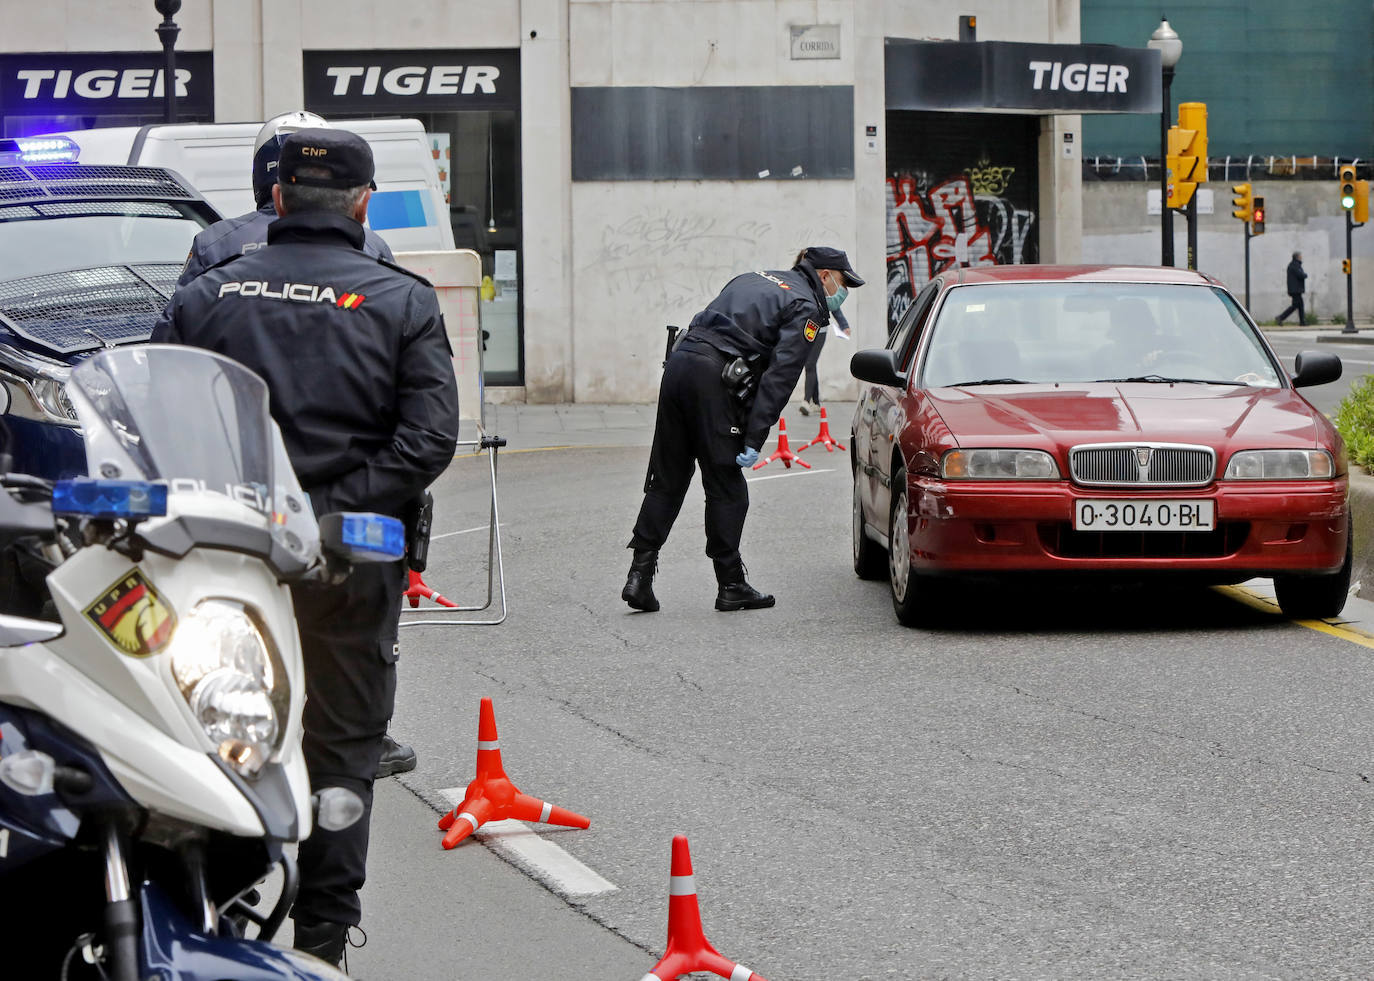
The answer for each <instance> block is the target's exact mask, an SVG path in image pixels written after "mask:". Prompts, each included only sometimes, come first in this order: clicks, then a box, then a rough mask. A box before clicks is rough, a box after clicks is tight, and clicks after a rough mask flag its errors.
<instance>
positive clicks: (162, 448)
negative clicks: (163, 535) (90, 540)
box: [68, 344, 319, 559]
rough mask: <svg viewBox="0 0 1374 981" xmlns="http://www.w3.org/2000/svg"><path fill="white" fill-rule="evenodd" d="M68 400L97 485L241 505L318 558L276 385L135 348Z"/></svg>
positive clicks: (221, 362)
mask: <svg viewBox="0 0 1374 981" xmlns="http://www.w3.org/2000/svg"><path fill="white" fill-rule="evenodd" d="M68 390H69V392H70V396H71V400H72V403H73V405H75V407H76V412H77V416H78V418H79V419H80V420H81V427H82V431H83V434H84V437H85V441H86V461H87V469H88V472H89V474H90V476H92V477H103V478H107V479H119V480H154V481H165V482H166V483H167V485H168V489H169V492H170V494H171V495H173V496H176V495H191V496H196V497H202V498H208V499H210V500H212V501H214V500H220V499H228V501H235V502H237V503H238V504H241V505H244V506H246V507H247V508H249V509H251V510H252V511H254V512H256V513H257V515H258V516H260V517H261V518H262V519H263V521H262V523H263V524H265V525H266V526H267V527H268V528H269V530H270V531H271V533H272V536H273V537H274V538H277V539H278V540H279V541H281V543H282V544H283V545H285V546H286V547H287V548H288V549H289V550H290V551H291V552H292V554H294V555H296V556H297V557H300V558H307V559H308V558H310V557H313V554H314V550H315V549H317V548H318V542H319V530H318V527H317V525H316V523H315V518H314V515H313V513H312V512H311V509H310V502H309V498H307V497H306V496H305V494H304V493H303V492H302V491H301V488H300V484H299V483H298V482H297V480H296V474H295V471H294V470H293V469H292V467H291V463H290V461H289V459H288V458H287V455H286V448H285V446H284V444H283V443H282V438H281V433H280V432H279V430H278V428H277V424H276V423H275V422H273V421H272V417H271V416H270V415H269V414H268V403H267V385H266V383H265V382H264V381H263V380H262V379H261V378H259V377H258V376H257V375H255V374H254V373H253V372H251V371H249V370H248V369H247V368H245V367H244V366H243V365H241V364H239V363H238V362H236V361H231V360H230V359H228V358H225V357H221V356H220V355H218V354H213V353H211V352H209V351H204V350H201V349H199V348H191V347H179V346H173V345H167V344H146V345H136V346H129V347H123V348H115V349H111V350H107V351H101V352H100V353H98V354H96V355H93V356H92V357H90V358H88V359H87V360H85V361H83V362H82V363H81V364H80V365H78V366H77V367H76V368H74V369H73V370H72V374H71V381H70V383H69V386H68ZM226 504H227V501H225V502H222V503H221V504H220V505H218V509H219V510H223V508H224V507H225V505H226ZM230 510H231V511H233V510H234V509H232V508H231V509H230ZM239 514H240V515H241V514H242V512H241V511H240V512H239ZM246 517H247V518H248V519H249V520H252V521H253V522H254V523H258V519H256V518H252V516H246Z"/></svg>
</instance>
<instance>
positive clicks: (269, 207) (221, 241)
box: [177, 200, 396, 286]
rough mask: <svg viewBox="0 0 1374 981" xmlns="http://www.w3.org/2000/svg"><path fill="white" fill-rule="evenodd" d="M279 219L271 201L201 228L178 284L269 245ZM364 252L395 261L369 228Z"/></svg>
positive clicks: (378, 237) (182, 269)
mask: <svg viewBox="0 0 1374 981" xmlns="http://www.w3.org/2000/svg"><path fill="white" fill-rule="evenodd" d="M276 220H277V209H276V206H275V205H273V204H272V202H271V201H270V200H269V201H268V202H267V203H266V204H265V205H263V206H262V207H261V208H259V209H258V210H257V211H250V212H248V214H246V215H239V216H238V217H237V218H225V219H224V220H222V221H217V222H215V223H214V224H213V225H211V226H210V227H209V228H204V229H202V230H201V231H200V232H199V233H198V234H197V235H196V237H195V241H193V242H192V243H191V252H190V254H189V255H187V256H186V265H184V266H182V267H181V276H180V277H179V278H178V279H177V285H178V286H185V285H186V284H187V283H189V282H190V281H191V280H193V279H195V278H196V277H197V276H199V275H200V274H201V273H203V272H205V270H207V269H210V268H211V267H213V266H218V265H219V264H220V263H221V262H223V261H224V260H225V259H228V258H230V257H231V256H236V255H242V254H243V253H245V252H252V251H253V250H254V249H260V248H262V247H263V246H265V245H266V244H267V226H268V225H270V224H272V222H274V221H276ZM363 251H364V252H366V253H367V254H368V255H371V256H379V257H380V258H383V259H385V260H386V261H387V262H395V261H396V257H395V256H394V255H392V254H391V247H390V246H389V245H387V244H386V242H385V240H383V238H382V237H381V236H380V235H378V234H377V233H376V232H374V231H372V230H371V229H368V231H367V240H366V241H365V242H364V243H363Z"/></svg>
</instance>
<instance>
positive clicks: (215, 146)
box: [52, 119, 453, 252]
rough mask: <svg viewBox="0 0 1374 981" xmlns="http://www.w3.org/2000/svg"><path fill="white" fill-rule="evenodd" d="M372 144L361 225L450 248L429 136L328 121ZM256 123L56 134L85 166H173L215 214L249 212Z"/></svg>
mask: <svg viewBox="0 0 1374 981" xmlns="http://www.w3.org/2000/svg"><path fill="white" fill-rule="evenodd" d="M329 124H330V126H331V127H334V128H336V129H346V130H349V131H351V132H354V133H357V134H358V135H359V136H361V137H362V138H363V139H365V140H367V142H368V144H369V145H370V146H371V147H372V155H373V157H374V159H375V160H376V164H377V177H376V180H377V190H376V191H375V192H373V195H372V200H371V203H370V204H369V205H368V211H367V216H368V226H369V227H370V228H371V229H372V230H373V231H374V232H376V233H377V234H378V235H380V236H381V237H382V238H383V239H385V240H386V243H387V245H389V246H391V250H392V251H393V252H423V251H435V250H448V249H452V248H453V227H452V225H451V224H450V223H449V208H448V204H447V203H446V202H445V201H444V190H443V185H442V184H441V183H440V181H439V170H438V166H437V164H436V163H435V160H434V155H433V153H432V152H431V146H430V141H429V140H428V139H427V138H426V136H425V131H424V127H423V125H421V123H420V121H419V120H417V119H354V120H333V119H331V120H330V121H329ZM261 127H262V123H177V124H171V125H168V124H153V125H149V126H142V127H135V126H123V127H113V128H109V129H89V130H72V131H69V132H66V133H62V134H52V135H54V136H63V137H66V138H68V139H70V140H72V141H73V142H74V143H75V144H76V145H77V147H79V149H80V157H79V159H80V160H81V161H82V162H83V163H87V164H92V163H99V164H130V165H136V166H151V167H164V168H167V169H169V170H173V171H176V172H177V173H178V174H181V175H182V176H183V177H184V178H186V180H188V181H189V182H190V183H191V186H192V187H194V188H195V189H196V190H197V191H199V192H200V193H201V194H202V195H204V197H205V199H206V200H207V201H209V202H210V204H211V205H213V206H214V207H215V209H216V210H217V211H219V212H220V214H223V215H231V216H232V215H241V214H246V213H247V212H249V211H252V210H253V209H254V207H256V205H255V204H254V202H253V185H252V176H253V141H254V139H255V138H256V137H257V135H258V130H259V129H261Z"/></svg>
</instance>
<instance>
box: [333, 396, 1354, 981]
mask: <svg viewBox="0 0 1374 981" xmlns="http://www.w3.org/2000/svg"><path fill="white" fill-rule="evenodd" d="M831 408H832V409H834V418H833V419H832V420H831V423H832V427H833V431H834V435H835V436H836V437H837V438H839V439H840V440H841V441H842V442H848V419H849V415H850V412H851V411H852V406H832V407H831ZM787 420H788V426H789V430H790V433H791V438H792V440H793V447H794V448H795V447H796V446H797V445H798V444H799V443H801V442H804V441H806V440H807V439H810V438H811V437H812V436H813V435H815V429H816V423H815V420H814V419H811V420H806V419H804V418H803V417H801V416H800V415H798V414H797V413H796V411H795V408H794V409H792V410H791V411H789V413H788V415H787ZM651 422H652V407H645V406H612V407H598V406H561V407H554V406H547V407H540V406H495V407H492V408H491V409H489V415H488V429H489V430H490V431H492V432H495V433H497V434H499V435H504V436H506V437H507V438H508V439H509V440H510V446H509V447H508V449H507V450H504V451H502V454H501V457H500V481H499V484H500V493H499V500H500V510H501V520H502V532H503V545H504V549H503V551H504V559H505V574H506V579H507V583H508V591H509V596H508V599H509V618H508V619H507V621H506V622H505V623H504V624H502V625H500V626H492V627H476V626H465V627H442V626H432V625H431V626H420V627H409V628H407V629H406V630H405V631H404V632H403V635H402V641H403V645H402V646H403V655H402V661H401V683H400V690H399V693H398V707H397V712H396V717H395V720H394V730H395V731H396V732H397V734H398V735H400V736H401V737H402V738H404V739H405V740H407V741H409V742H412V743H413V744H414V745H415V747H416V749H417V751H418V752H419V756H420V765H419V768H418V769H417V770H416V771H414V772H413V773H410V774H405V775H403V776H401V777H398V778H394V779H391V780H388V781H385V782H383V784H382V785H381V787H380V792H379V797H378V811H377V817H376V819H375V821H374V830H373V835H374V845H373V857H372V862H371V863H370V869H371V880H370V882H369V884H368V886H367V889H366V891H365V894H364V903H365V922H364V925H365V927H366V929H367V932H368V943H367V945H366V946H365V947H363V948H361V949H358V950H354V951H352V952H351V953H350V966H351V970H352V972H353V973H354V975H355V976H358V977H362V978H367V979H379V978H413V979H419V981H424V979H430V978H433V979H441V978H443V979H454V978H462V979H477V978H484V979H511V981H515V979H519V978H526V977H559V978H561V979H565V981H593V979H597V981H606V979H615V978H625V979H627V981H635V979H639V978H642V977H643V976H644V975H645V974H646V973H647V972H648V971H649V969H650V968H651V967H652V966H653V964H654V962H655V961H656V960H657V958H658V957H659V956H661V955H662V953H663V951H664V947H665V941H666V926H667V907H668V863H669V849H670V843H671V839H672V836H673V835H675V834H684V835H686V836H687V837H688V839H689V842H690V845H691V853H692V858H693V862H694V866H695V881H696V886H697V889H698V892H699V897H700V909H701V914H702V919H703V922H704V927H705V932H706V936H707V937H708V938H709V940H710V941H711V943H712V944H713V945H714V946H715V947H716V948H717V949H718V950H719V951H720V952H721V953H722V954H724V955H725V956H727V957H729V958H731V959H733V960H737V961H740V962H743V963H744V964H746V965H748V967H750V968H752V969H753V970H755V971H757V972H758V973H759V975H761V976H762V977H766V978H769V979H771V981H780V979H797V981H801V979H836V978H852V979H859V981H864V979H888V978H901V979H906V978H913V979H914V978H1061V977H1070V976H1076V977H1094V978H1098V977H1101V978H1107V977H1110V978H1125V977H1138V978H1182V977H1188V978H1214V977H1228V978H1298V977H1303V978H1306V977H1323V978H1357V977H1367V976H1368V974H1369V970H1368V965H1369V963H1370V962H1371V957H1374V942H1371V940H1370V938H1369V931H1368V923H1369V922H1370V921H1371V919H1374V888H1371V887H1370V885H1369V871H1370V868H1369V866H1370V849H1369V846H1368V844H1367V842H1368V840H1369V838H1370V831H1371V827H1370V825H1371V802H1370V799H1369V793H1370V790H1369V787H1370V782H1369V781H1370V774H1371V773H1374V770H1371V766H1372V765H1374V764H1371V760H1370V749H1371V746H1370V740H1369V737H1368V731H1367V720H1368V718H1369V714H1370V712H1369V710H1370V704H1369V702H1370V699H1369V696H1368V694H1367V693H1368V691H1369V690H1370V688H1371V683H1374V660H1371V653H1374V651H1372V650H1371V646H1370V645H1371V644H1374V641H1370V640H1369V638H1368V636H1367V635H1366V634H1364V633H1363V632H1362V630H1363V626H1364V625H1365V624H1369V625H1371V626H1374V616H1372V615H1371V614H1370V611H1371V610H1374V607H1371V606H1370V605H1369V604H1367V603H1364V602H1362V601H1359V600H1356V601H1353V602H1352V605H1351V608H1350V609H1349V610H1348V613H1349V614H1350V615H1351V619H1352V621H1353V622H1352V624H1350V625H1349V626H1347V627H1342V626H1339V625H1336V626H1333V625H1328V624H1312V625H1299V624H1295V623H1292V622H1289V621H1287V620H1285V619H1283V618H1282V617H1281V616H1280V615H1278V613H1277V611H1276V610H1275V609H1273V608H1272V606H1266V604H1265V603H1264V602H1263V599H1262V597H1263V595H1264V584H1263V583H1256V584H1252V586H1251V587H1249V588H1247V589H1243V590H1230V591H1223V590H1210V589H1200V590H1167V589H1152V590H1144V589H1128V588H1117V589H1086V588H1083V589H1074V590H1066V589H1061V588H1057V587H1055V586H1053V585H1052V584H1050V585H1045V584H1039V585H1037V584H1029V585H1028V584H1019V585H1017V586H1015V587H1007V588H1000V589H990V588H982V589H978V590H975V591H970V592H969V593H968V594H966V595H965V596H964V597H963V598H962V599H961V600H960V601H959V602H957V603H956V604H953V605H952V606H951V607H950V609H949V610H948V616H947V619H946V623H945V624H944V625H943V626H942V627H941V628H939V629H934V630H907V629H904V628H901V627H900V626H898V625H897V623H896V621H895V619H894V618H893V615H892V611H891V606H890V601H889V599H888V596H887V591H886V586H885V584H883V583H868V582H861V581H859V580H858V579H857V578H856V577H855V576H854V575H853V572H852V570H851V568H850V542H849V523H850V516H849V498H850V492H849V475H848V461H847V457H846V456H845V455H843V454H840V453H833V454H827V453H825V452H823V447H820V446H817V447H813V448H812V449H811V450H809V451H807V453H806V454H805V455H804V458H805V459H807V460H809V461H810V462H812V463H813V464H814V469H813V470H810V471H806V470H801V469H800V468H795V467H794V468H792V469H791V470H786V469H783V468H782V467H781V465H780V464H777V463H774V464H772V465H770V466H769V467H767V468H765V469H764V470H762V471H759V472H757V473H754V474H751V477H752V478H754V479H753V481H752V482H751V484H750V493H751V499H752V510H751V512H750V518H749V524H748V526H747V528H746V532H745V541H744V552H745V559H746V562H747V563H748V568H749V572H750V578H751V581H753V582H754V583H755V584H756V585H758V586H760V587H761V588H765V589H767V590H769V591H772V592H775V593H776V594H777V595H778V598H779V602H778V605H777V607H776V608H774V609H772V610H766V611H756V612H747V613H735V614H721V613H716V612H715V611H714V610H713V609H712V599H713V596H714V583H713V580H712V575H711V568H710V563H709V560H708V559H707V558H706V556H705V555H704V554H703V552H702V548H703V543H704V539H703V531H702V517H701V497H700V490H699V486H694V488H693V490H692V492H690V493H689V496H688V502H687V505H686V506H685V507H684V510H683V513H682V515H681V517H680V519H679V522H678V526H677V528H676V529H675V531H674V535H673V538H672V540H671V541H670V543H669V546H668V548H666V549H665V550H664V553H663V555H662V562H661V569H660V575H659V579H658V583H657V590H658V593H659V597H660V599H661V600H662V602H663V610H662V611H661V612H659V613H655V614H636V613H632V612H630V611H629V610H628V608H627V607H626V606H625V605H624V604H623V603H621V601H620V599H619V591H620V587H621V585H622V583H623V581H624V573H625V568H626V566H627V563H628V557H629V556H628V552H627V551H626V549H625V548H624V545H625V541H626V540H627V538H628V534H629V527H630V524H631V522H632V521H633V517H634V512H635V509H636V508H637V505H638V501H639V493H640V485H641V483H642V480H643V472H644V466H645V462H646V458H647V443H648V439H649V435H650V428H651ZM560 447H562V448H560ZM773 447H774V444H773V442H772V441H771V440H770V442H769V444H768V445H767V446H766V447H765V450H766V451H767V452H771V451H772V449H773ZM485 482H486V469H485V464H484V462H483V461H482V460H481V459H474V458H471V457H462V458H460V459H459V460H457V461H455V463H454V465H453V467H451V468H450V470H449V472H448V473H447V474H446V475H445V476H444V477H443V478H442V479H441V481H440V483H439V485H438V486H437V497H438V502H439V504H438V509H437V511H436V521H435V534H436V539H435V543H434V545H433V547H432V550H431V560H430V561H431V565H430V569H429V571H427V573H426V577H425V578H426V580H427V582H428V583H429V585H431V586H433V587H434V588H437V589H439V590H441V591H442V592H443V593H445V594H446V595H448V596H450V597H452V598H454V599H457V600H459V601H461V602H479V603H480V601H481V600H482V598H483V596H484V594H485V587H486V577H485V567H484V565H483V561H482V560H483V557H484V554H485V547H486V530H485V529H486V524H485V522H486V520H487V507H488V501H487V498H486V495H485ZM484 696H487V697H491V698H492V699H493V702H494V706H495V715H496V721H497V725H498V728H499V733H500V747H501V751H502V754H503V758H504V763H505V767H506V771H507V773H508V774H509V776H510V777H511V779H512V780H513V781H514V783H515V784H516V785H517V786H518V787H519V788H520V789H521V790H523V791H524V792H526V793H528V794H531V795H534V796H536V797H540V798H543V799H546V800H548V801H550V802H552V803H554V804H558V805H561V806H564V807H567V808H570V809H572V810H574V811H576V812H578V813H581V814H584V815H586V816H588V817H589V818H590V819H591V827H590V828H589V829H587V830H578V829H567V828H551V827H549V826H546V825H531V826H529V828H530V829H531V830H532V831H533V832H534V834H528V833H523V832H521V833H517V834H514V835H510V834H504V835H494V836H489V835H485V834H479V835H478V836H476V837H475V838H473V839H469V840H468V841H466V842H464V843H462V844H461V845H459V846H458V847H457V848H455V849H453V850H452V851H444V850H443V849H442V848H441V846H440V839H441V838H442V833H441V832H439V831H438V830H437V828H436V826H435V822H436V821H437V819H438V817H439V816H440V813H441V812H442V811H443V810H445V809H447V808H448V807H449V806H451V803H452V800H453V796H452V795H453V794H454V793H456V794H457V795H458V796H459V797H461V795H462V792H463V787H464V786H465V785H466V783H467V782H468V781H469V780H471V779H472V777H473V774H474V765H475V750H476V742H477V731H476V730H477V714H478V702H479V699H480V698H482V697H484ZM516 831H517V832H518V831H519V829H516ZM521 837H525V838H531V839H534V840H537V841H538V842H539V843H542V844H544V845H546V846H551V847H549V848H548V849H547V853H545V854H542V855H541V854H538V853H537V852H535V851H531V850H529V849H526V850H521V849H520V848H519V847H516V846H518V844H519V842H518V839H520V838H521ZM513 839H514V840H513ZM531 856H533V857H531ZM584 873H586V874H588V875H590V876H591V878H590V879H588V878H585V877H583V874H584ZM588 882H591V883H593V885H588V884H587V883H588ZM596 882H600V883H603V885H602V886H598V885H595V883H596Z"/></svg>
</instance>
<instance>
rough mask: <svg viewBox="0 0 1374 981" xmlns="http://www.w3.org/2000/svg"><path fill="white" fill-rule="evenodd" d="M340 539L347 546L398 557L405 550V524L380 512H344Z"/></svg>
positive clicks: (394, 557)
mask: <svg viewBox="0 0 1374 981" xmlns="http://www.w3.org/2000/svg"><path fill="white" fill-rule="evenodd" d="M342 539H343V544H344V545H346V546H348V547H349V548H353V549H357V550H358V551H361V552H371V553H373V554H374V555H385V556H387V557H388V558H392V559H399V558H400V557H401V556H403V555H405V552H406V530H405V525H403V524H401V522H399V521H397V520H396V519H395V518H388V517H386V516H384V515H380V514H362V513H356V512H355V513H347V514H345V515H344V516H343V534H342Z"/></svg>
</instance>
